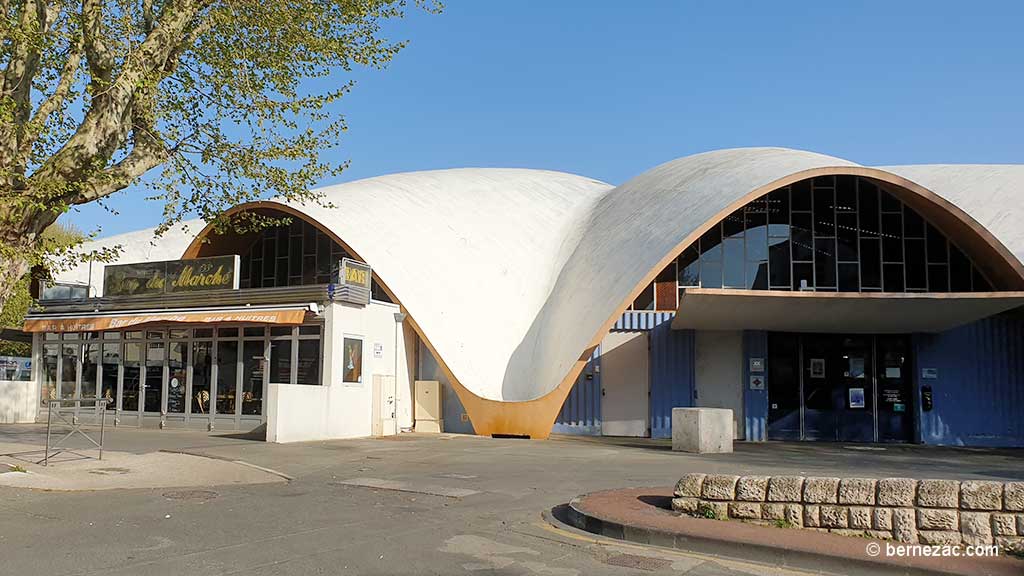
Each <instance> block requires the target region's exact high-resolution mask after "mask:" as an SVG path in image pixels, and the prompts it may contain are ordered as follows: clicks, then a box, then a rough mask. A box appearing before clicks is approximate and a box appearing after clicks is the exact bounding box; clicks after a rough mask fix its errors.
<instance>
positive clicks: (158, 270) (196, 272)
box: [103, 255, 239, 297]
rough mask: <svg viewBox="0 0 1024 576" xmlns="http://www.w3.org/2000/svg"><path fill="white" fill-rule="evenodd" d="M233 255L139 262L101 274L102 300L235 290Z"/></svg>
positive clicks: (106, 270)
mask: <svg viewBox="0 0 1024 576" xmlns="http://www.w3.org/2000/svg"><path fill="white" fill-rule="evenodd" d="M238 261H239V258H238V256H236V255H228V256H212V257H209V258H194V259H190V260H167V261H164V262H138V263H135V264H118V265H115V266H107V267H106V268H104V270H103V295H104V296H113V297H117V296H140V295H146V294H172V293H180V292H205V291H208V290H231V289H235V290H237V289H238Z"/></svg>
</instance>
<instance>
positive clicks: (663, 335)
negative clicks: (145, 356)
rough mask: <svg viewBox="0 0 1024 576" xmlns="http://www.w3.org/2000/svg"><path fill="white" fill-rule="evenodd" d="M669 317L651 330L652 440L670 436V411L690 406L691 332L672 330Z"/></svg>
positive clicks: (691, 388) (692, 352) (692, 345)
mask: <svg viewBox="0 0 1024 576" xmlns="http://www.w3.org/2000/svg"><path fill="white" fill-rule="evenodd" d="M671 320H672V317H671V316H669V317H668V318H667V319H665V320H663V321H662V322H661V323H660V324H657V325H655V326H654V327H653V328H652V329H651V340H650V343H651V352H650V383H651V388H650V390H651V394H650V403H649V405H650V412H651V422H650V424H651V437H652V438H671V437H672V408H677V407H681V408H685V407H690V406H693V381H694V372H693V369H694V334H693V330H673V329H672V322H671Z"/></svg>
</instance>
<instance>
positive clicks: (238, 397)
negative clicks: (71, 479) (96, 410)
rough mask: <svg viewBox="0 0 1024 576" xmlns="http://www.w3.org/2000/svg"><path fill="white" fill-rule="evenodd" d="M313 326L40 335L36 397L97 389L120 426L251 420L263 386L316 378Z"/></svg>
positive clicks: (316, 331)
mask: <svg viewBox="0 0 1024 576" xmlns="http://www.w3.org/2000/svg"><path fill="white" fill-rule="evenodd" d="M321 332H322V326H321V325H320V324H308V325H303V326H274V327H271V328H270V329H269V330H268V329H267V328H266V327H265V326H243V327H239V326H225V327H221V328H216V329H215V328H210V327H196V328H173V329H169V330H164V329H149V330H146V331H145V332H142V331H130V330H129V331H124V332H116V331H111V332H104V333H103V334H102V338H99V337H98V336H99V335H93V334H85V333H83V334H79V333H67V334H63V335H60V334H44V335H43V336H42V340H43V345H42V346H41V348H40V350H41V354H42V357H41V364H40V377H41V381H42V398H41V400H42V401H43V403H44V405H45V402H46V401H47V400H50V399H56V398H72V397H74V396H76V395H81V396H84V397H95V396H96V395H97V394H99V396H100V397H103V398H107V399H109V400H110V401H111V402H110V403H109V404H108V409H109V410H117V411H118V415H119V417H120V419H121V422H123V423H127V424H131V423H132V422H133V421H132V417H134V418H135V419H136V421H137V422H138V423H140V424H141V423H142V421H143V420H144V419H146V418H149V417H153V418H156V419H159V420H161V421H164V420H173V421H177V422H194V421H199V422H200V423H209V422H212V421H213V419H214V418H218V419H223V418H234V419H236V420H245V419H252V418H255V420H257V421H259V420H261V419H262V415H263V413H264V406H263V398H264V395H265V390H266V385H267V384H270V383H275V384H276V383H281V384H309V385H318V384H320V383H321V381H320V374H322V367H321V363H322V356H323V354H322V344H321ZM240 350H241V351H242V353H241V354H239V351H240ZM266 366H269V367H270V370H269V371H267V370H265V367H266ZM239 391H241V393H240V394H239ZM79 409H80V410H83V411H85V410H90V411H91V410H93V408H92V406H91V405H87V406H82V407H81V408H79ZM218 421H219V420H218Z"/></svg>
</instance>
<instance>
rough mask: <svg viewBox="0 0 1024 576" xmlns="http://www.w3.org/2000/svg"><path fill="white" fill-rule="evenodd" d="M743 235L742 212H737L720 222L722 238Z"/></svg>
mask: <svg viewBox="0 0 1024 576" xmlns="http://www.w3.org/2000/svg"><path fill="white" fill-rule="evenodd" d="M742 235H743V211H742V210H737V211H735V212H733V213H732V214H729V215H728V216H726V217H725V220H723V221H722V236H723V237H724V238H730V237H737V236H742Z"/></svg>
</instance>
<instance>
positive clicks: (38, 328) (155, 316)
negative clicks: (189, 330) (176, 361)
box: [24, 308, 306, 332]
mask: <svg viewBox="0 0 1024 576" xmlns="http://www.w3.org/2000/svg"><path fill="white" fill-rule="evenodd" d="M305 318H306V310H305V309H301V308H298V309H297V308H291V309H265V310H264V309H255V310H209V311H203V312H192V311H187V312H186V311H183V312H154V313H137V312H135V313H129V314H109V315H94V316H65V317H63V318H29V319H26V320H25V327H24V330H25V332H91V331H94V330H118V329H121V328H126V327H128V326H136V325H139V324H151V323H154V322H174V323H188V324H219V323H223V322H245V323H252V324H302V322H303V320H304V319H305Z"/></svg>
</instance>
